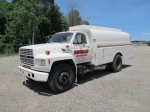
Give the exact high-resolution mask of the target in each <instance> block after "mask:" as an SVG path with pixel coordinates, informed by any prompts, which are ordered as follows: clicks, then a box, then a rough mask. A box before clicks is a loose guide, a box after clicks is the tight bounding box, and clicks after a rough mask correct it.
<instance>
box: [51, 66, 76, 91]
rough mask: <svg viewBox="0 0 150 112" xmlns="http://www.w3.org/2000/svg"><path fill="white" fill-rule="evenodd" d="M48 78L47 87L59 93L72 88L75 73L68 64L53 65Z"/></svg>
mask: <svg viewBox="0 0 150 112" xmlns="http://www.w3.org/2000/svg"><path fill="white" fill-rule="evenodd" d="M55 67H56V68H54V70H53V71H52V72H51V73H50V76H49V78H48V85H49V87H50V88H51V89H52V90H53V91H54V92H56V93H61V92H64V91H67V90H69V89H70V88H72V86H73V84H74V82H75V73H74V71H73V69H72V67H71V66H70V65H68V64H59V65H58V66H55Z"/></svg>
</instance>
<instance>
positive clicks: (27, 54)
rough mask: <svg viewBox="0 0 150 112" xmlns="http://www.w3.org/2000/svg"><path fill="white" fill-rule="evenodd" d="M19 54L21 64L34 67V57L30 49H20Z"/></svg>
mask: <svg viewBox="0 0 150 112" xmlns="http://www.w3.org/2000/svg"><path fill="white" fill-rule="evenodd" d="M19 53H20V61H21V63H23V64H26V65H30V66H34V57H33V50H32V49H20V52H19Z"/></svg>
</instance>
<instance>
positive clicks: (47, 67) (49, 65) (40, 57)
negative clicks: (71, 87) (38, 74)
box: [34, 53, 77, 73]
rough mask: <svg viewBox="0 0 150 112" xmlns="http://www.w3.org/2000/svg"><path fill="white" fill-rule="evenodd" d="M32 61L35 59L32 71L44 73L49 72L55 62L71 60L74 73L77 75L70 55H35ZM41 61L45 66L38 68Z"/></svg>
mask: <svg viewBox="0 0 150 112" xmlns="http://www.w3.org/2000/svg"><path fill="white" fill-rule="evenodd" d="M34 59H35V63H34V65H35V66H34V69H35V70H38V71H44V72H50V71H51V68H52V65H53V63H54V62H56V61H62V60H68V59H71V60H73V62H74V64H75V67H76V73H77V66H76V62H75V60H74V59H73V57H72V55H71V54H70V53H51V54H50V55H45V54H40V55H37V56H36V57H35V58H34ZM49 59H50V63H48V60H49ZM41 60H45V66H40V63H41Z"/></svg>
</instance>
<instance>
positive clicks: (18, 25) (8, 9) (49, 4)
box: [0, 0, 89, 44]
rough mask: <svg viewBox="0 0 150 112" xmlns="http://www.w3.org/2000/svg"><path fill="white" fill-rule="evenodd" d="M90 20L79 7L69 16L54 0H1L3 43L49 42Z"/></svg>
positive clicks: (1, 42) (0, 18)
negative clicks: (82, 14) (52, 36)
mask: <svg viewBox="0 0 150 112" xmlns="http://www.w3.org/2000/svg"><path fill="white" fill-rule="evenodd" d="M79 24H89V23H88V22H87V21H84V20H82V18H81V16H80V13H79V11H78V10H77V9H76V8H75V7H71V8H70V10H68V14H67V15H66V16H65V15H64V14H63V13H62V12H61V11H60V8H59V6H58V5H57V4H56V3H55V2H54V0H12V1H11V2H7V0H0V44H35V43H36V44H38V43H45V42H46V38H45V37H46V36H48V35H53V34H54V33H56V32H60V31H66V30H68V28H69V26H74V25H79Z"/></svg>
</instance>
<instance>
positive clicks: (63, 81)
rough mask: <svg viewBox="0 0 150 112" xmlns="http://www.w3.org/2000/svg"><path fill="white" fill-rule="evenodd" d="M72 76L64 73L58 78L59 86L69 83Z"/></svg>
mask: <svg viewBox="0 0 150 112" xmlns="http://www.w3.org/2000/svg"><path fill="white" fill-rule="evenodd" d="M69 78H70V75H69V73H68V72H62V73H60V75H59V76H58V84H59V85H62V86H63V85H66V84H67V83H68V82H69Z"/></svg>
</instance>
